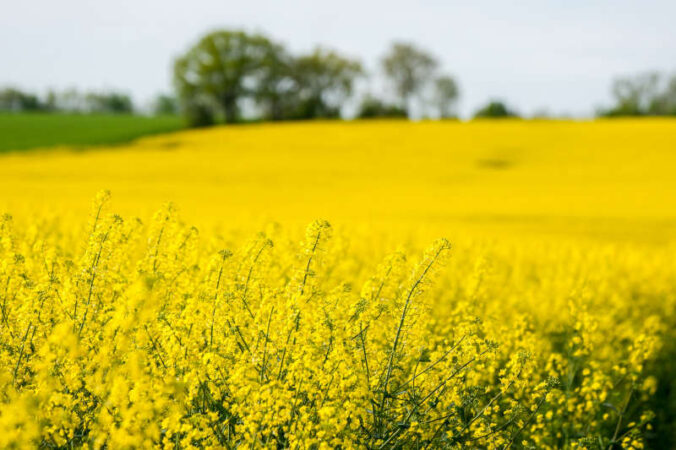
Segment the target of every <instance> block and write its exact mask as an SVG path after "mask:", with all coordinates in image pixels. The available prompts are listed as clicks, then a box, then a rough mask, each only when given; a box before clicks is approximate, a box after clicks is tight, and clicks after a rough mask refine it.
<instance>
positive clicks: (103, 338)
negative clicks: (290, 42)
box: [0, 119, 676, 449]
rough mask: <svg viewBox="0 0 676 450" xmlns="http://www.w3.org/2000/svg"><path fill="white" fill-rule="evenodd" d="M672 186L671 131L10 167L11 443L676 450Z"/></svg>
mask: <svg viewBox="0 0 676 450" xmlns="http://www.w3.org/2000/svg"><path fill="white" fill-rule="evenodd" d="M674 173H676V121H674V120H658V119H646V120H613V121H593V122H567V121H560V122H559V121H518V120H513V121H511V120H509V121H473V122H469V123H461V122H454V121H447V122H446V121H442V122H419V123H411V122H404V121H402V122H396V121H392V122H377V121H376V122H367V121H363V122H338V121H336V122H323V123H321V122H320V123H290V124H264V125H242V126H229V127H217V128H211V129H205V130H192V131H184V132H177V133H172V134H165V135H161V136H155V137H149V138H144V139H142V140H139V141H136V142H133V143H131V144H128V145H118V146H115V147H111V148H101V147H99V148H91V149H86V150H82V149H80V150H78V151H73V150H72V149H69V148H59V149H56V150H54V149H51V150H35V151H31V152H29V153H23V154H22V153H11V154H7V155H3V156H1V157H0V211H5V212H7V213H8V214H7V215H5V216H3V218H2V219H1V220H0V306H1V311H0V312H1V317H0V319H1V324H2V325H1V326H0V342H1V346H0V387H1V389H0V392H2V394H0V447H2V448H6V447H10V446H15V447H17V448H22V447H27V446H38V445H39V446H43V447H79V446H85V447H89V446H92V447H97V448H142V447H157V446H160V447H167V448H189V447H197V448H234V447H238V446H245V447H246V448H249V447H252V448H258V447H269V448H287V447H290V448H335V447H342V448H439V447H442V448H466V447H469V448H501V449H506V448H578V447H579V448H596V449H600V448H603V449H607V448H613V446H617V448H620V447H622V448H636V449H639V448H644V447H648V448H653V447H660V446H661V447H662V448H669V447H670V446H671V445H674V444H675V443H676V442H675V441H674V420H675V418H676V415H675V414H676V405H675V404H676V401H675V400H674V399H673V390H674V389H675V388H676V386H675V385H674V381H673V380H674V379H676V367H674V366H675V363H674V361H676V347H675V346H674V337H676V336H675V333H674V329H675V328H674V325H676V263H675V262H674V254H675V251H676V177H675V176H674ZM168 202H171V203H168ZM670 393H671V394H670ZM670 395H671V397H670Z"/></svg>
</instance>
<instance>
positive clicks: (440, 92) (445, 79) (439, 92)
mask: <svg viewBox="0 0 676 450" xmlns="http://www.w3.org/2000/svg"><path fill="white" fill-rule="evenodd" d="M459 95H460V91H459V90H458V85H457V83H456V82H455V80H454V79H453V78H452V77H450V76H441V77H439V78H437V79H436V80H435V82H434V102H435V103H436V106H437V108H438V109H439V117H441V118H442V119H443V118H449V117H453V115H454V112H455V111H454V110H455V104H456V102H457V101H458V97H459Z"/></svg>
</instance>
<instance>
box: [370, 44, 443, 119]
mask: <svg viewBox="0 0 676 450" xmlns="http://www.w3.org/2000/svg"><path fill="white" fill-rule="evenodd" d="M437 66H438V63H437V60H436V59H435V58H434V57H433V56H432V55H430V54H429V53H427V52H426V51H424V50H421V49H419V48H417V47H416V46H415V45H413V44H410V43H404V42H395V43H394V44H392V47H391V48H390V50H389V52H388V53H387V54H386V55H385V57H384V58H383V60H382V67H383V71H384V72H385V75H386V76H387V78H389V80H390V82H391V83H392V84H393V86H394V89H395V91H396V93H397V95H398V97H399V99H400V101H401V107H402V108H404V109H406V110H408V111H410V110H411V100H412V98H413V97H414V96H415V95H418V94H419V93H420V92H421V91H422V89H423V88H424V87H425V85H426V84H427V83H428V82H429V81H430V80H431V78H432V76H433V75H434V72H435V70H436V68H437Z"/></svg>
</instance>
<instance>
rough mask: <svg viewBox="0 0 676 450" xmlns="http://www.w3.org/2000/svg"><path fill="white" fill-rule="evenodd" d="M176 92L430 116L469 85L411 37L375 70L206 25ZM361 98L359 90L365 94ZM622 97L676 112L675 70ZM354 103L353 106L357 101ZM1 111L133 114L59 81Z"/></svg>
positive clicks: (447, 110)
mask: <svg viewBox="0 0 676 450" xmlns="http://www.w3.org/2000/svg"><path fill="white" fill-rule="evenodd" d="M374 75H375V76H378V77H379V78H380V80H381V81H382V82H383V86H386V87H387V88H389V95H385V96H378V95H375V94H374V93H372V92H365V93H364V92H360V93H357V92H355V91H356V86H357V83H358V82H359V81H360V80H365V79H367V78H368V77H373V76H374ZM173 85H174V88H175V93H174V94H173V95H167V94H165V95H159V96H157V97H156V98H155V100H154V101H153V103H152V105H151V110H152V113H153V114H155V115H169V114H179V113H180V114H182V115H184V116H185V118H186V119H187V122H188V124H189V125H191V126H207V125H211V124H214V123H237V122H241V121H244V120H252V119H253V120H269V121H279V120H302V119H332V118H340V117H342V115H343V113H344V112H345V109H346V108H345V107H346V105H347V104H352V105H356V109H355V110H354V113H353V114H352V115H353V116H355V117H357V118H378V117H390V118H391V117H402V118H404V117H410V116H411V112H412V111H414V109H415V108H416V107H417V108H418V110H419V111H420V110H422V111H424V112H425V114H426V115H430V114H431V115H432V116H435V117H440V118H451V117H455V116H456V114H457V111H456V107H457V102H458V99H459V97H460V89H459V86H458V83H457V82H456V80H455V78H453V77H452V76H450V75H449V74H446V73H444V72H443V71H441V70H440V63H439V61H438V59H437V58H436V57H435V56H434V55H433V54H432V53H430V52H429V51H427V50H425V49H422V48H420V47H419V46H417V45H415V44H413V43H410V42H394V43H392V44H391V45H390V47H389V48H388V49H387V50H386V52H385V53H384V55H383V56H382V58H381V59H380V61H379V64H378V70H377V71H376V72H375V73H371V74H369V73H368V71H367V70H366V69H365V68H364V66H363V64H362V63H361V61H359V60H358V59H356V58H353V57H350V56H347V55H345V54H343V53H341V52H339V51H337V50H334V49H329V48H325V47H316V48H315V49H314V50H312V51H310V52H307V53H301V54H293V53H292V52H290V51H289V50H288V49H287V48H286V47H285V46H284V45H283V44H282V43H280V42H277V41H275V40H273V39H272V38H270V37H268V36H266V35H263V34H260V33H248V32H245V31H241V30H219V31H214V32H211V33H208V34H206V35H205V36H203V37H202V38H201V39H200V40H199V41H198V42H196V43H195V44H194V45H193V46H192V47H190V48H189V49H188V50H187V51H186V52H185V53H184V54H183V55H181V56H179V57H178V58H176V60H175V61H174V64H173ZM357 97H358V98H357ZM612 97H613V104H612V105H611V106H610V107H607V108H600V109H598V110H597V115H598V116H601V117H617V116H665V115H672V116H674V115H676V74H674V75H671V76H670V77H668V76H664V75H660V74H658V73H645V74H638V75H635V76H630V77H623V78H619V79H616V80H615V81H614V82H613V84H612ZM353 109H354V108H353ZM0 111H46V112H75V113H112V114H118V113H133V112H137V111H138V110H137V108H136V107H135V105H134V104H133V102H132V99H131V97H130V96H129V95H127V94H125V93H123V92H118V91H100V92H96V91H89V92H80V91H77V90H75V89H69V90H64V91H54V90H51V91H49V92H48V93H47V95H46V96H45V97H40V96H38V95H35V94H32V93H29V92H24V91H21V90H19V89H15V88H5V89H0ZM518 116H519V114H518V113H517V112H516V111H515V110H514V109H513V108H511V107H509V106H508V105H506V104H505V103H504V102H502V101H499V100H493V101H490V102H489V103H488V104H486V105H485V106H483V107H481V108H480V109H478V110H477V111H476V112H475V114H474V117H490V118H499V117H518Z"/></svg>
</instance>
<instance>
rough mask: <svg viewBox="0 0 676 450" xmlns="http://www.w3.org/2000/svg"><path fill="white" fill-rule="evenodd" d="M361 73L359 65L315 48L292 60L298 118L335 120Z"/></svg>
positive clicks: (362, 71) (335, 54)
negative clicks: (332, 118)
mask: <svg viewBox="0 0 676 450" xmlns="http://www.w3.org/2000/svg"><path fill="white" fill-rule="evenodd" d="M363 73H364V70H363V68H362V66H361V63H360V62H359V61H356V60H353V59H350V58H347V57H345V56H342V55H340V54H339V53H337V52H335V51H333V50H327V49H323V48H317V49H315V50H314V51H313V52H312V53H310V54H308V55H304V56H300V57H298V58H296V60H295V62H294V64H293V74H294V75H293V78H294V81H295V83H296V89H297V94H298V100H299V110H298V113H297V114H298V117H299V118H303V119H312V118H317V117H338V116H339V115H340V108H341V106H342V105H343V102H344V101H345V99H347V98H348V97H349V96H350V95H351V94H352V88H353V85H354V81H355V79H356V78H357V77H359V76H361V75H363Z"/></svg>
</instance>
